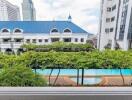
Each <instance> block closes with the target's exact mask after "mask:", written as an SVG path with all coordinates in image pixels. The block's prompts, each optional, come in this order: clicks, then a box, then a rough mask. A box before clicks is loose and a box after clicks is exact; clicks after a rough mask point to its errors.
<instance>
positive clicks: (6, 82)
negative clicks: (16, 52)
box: [0, 65, 46, 87]
mask: <svg viewBox="0 0 132 100" xmlns="http://www.w3.org/2000/svg"><path fill="white" fill-rule="evenodd" d="M45 85H46V81H45V80H44V78H42V76H40V75H38V74H37V75H35V74H34V73H33V71H32V69H30V68H28V67H24V66H22V65H16V66H13V68H12V67H6V68H4V69H2V70H1V72H0V86H20V87H27V86H45Z"/></svg>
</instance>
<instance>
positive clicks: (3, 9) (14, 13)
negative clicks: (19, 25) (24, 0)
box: [0, 0, 20, 21]
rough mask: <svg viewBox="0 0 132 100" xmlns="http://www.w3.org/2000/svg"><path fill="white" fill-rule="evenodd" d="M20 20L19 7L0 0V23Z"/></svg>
mask: <svg viewBox="0 0 132 100" xmlns="http://www.w3.org/2000/svg"><path fill="white" fill-rule="evenodd" d="M18 20H20V11H19V7H17V6H16V5H13V4H11V3H9V2H8V1H6V0H0V21H18Z"/></svg>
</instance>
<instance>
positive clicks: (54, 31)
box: [51, 29, 59, 33]
mask: <svg viewBox="0 0 132 100" xmlns="http://www.w3.org/2000/svg"><path fill="white" fill-rule="evenodd" d="M58 32H59V31H58V30H57V29H52V30H51V33H58Z"/></svg>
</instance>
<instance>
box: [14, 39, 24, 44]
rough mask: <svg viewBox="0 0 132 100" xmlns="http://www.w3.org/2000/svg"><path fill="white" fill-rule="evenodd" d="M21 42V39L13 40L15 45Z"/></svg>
mask: <svg viewBox="0 0 132 100" xmlns="http://www.w3.org/2000/svg"><path fill="white" fill-rule="evenodd" d="M22 41H23V39H15V42H17V43H20V42H22Z"/></svg>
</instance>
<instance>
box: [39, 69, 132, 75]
mask: <svg viewBox="0 0 132 100" xmlns="http://www.w3.org/2000/svg"><path fill="white" fill-rule="evenodd" d="M81 71H82V70H81V69H80V70H79V73H80V75H81ZM50 72H51V69H45V70H41V69H38V70H37V73H38V74H41V75H49V74H50ZM58 72H59V70H58V69H54V70H53V72H52V75H57V73H58ZM122 74H123V75H132V70H131V69H122ZM60 75H70V76H76V75H77V70H76V69H61V71H60ZM84 75H120V70H119V69H88V70H87V69H85V70H84Z"/></svg>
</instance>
